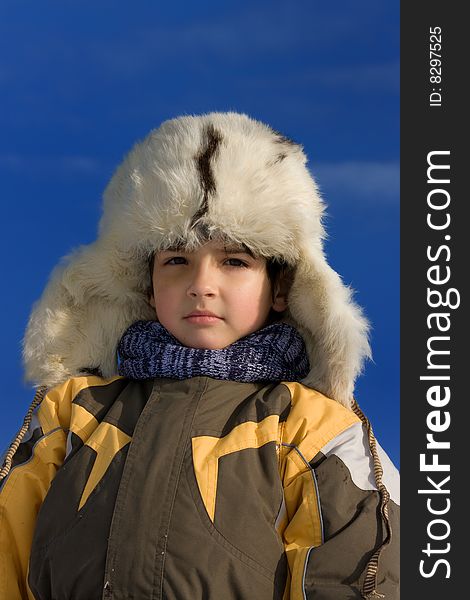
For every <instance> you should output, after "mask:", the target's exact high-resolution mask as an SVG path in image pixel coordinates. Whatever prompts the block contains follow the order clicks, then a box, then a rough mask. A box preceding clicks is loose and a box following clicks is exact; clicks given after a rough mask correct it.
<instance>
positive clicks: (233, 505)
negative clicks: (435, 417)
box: [0, 376, 399, 600]
mask: <svg viewBox="0 0 470 600" xmlns="http://www.w3.org/2000/svg"><path fill="white" fill-rule="evenodd" d="M377 452H378V456H379V457H380V461H381V464H382V467H383V471H384V474H383V484H385V488H386V490H385V491H384V489H382V490H378V489H377V485H376V481H375V478H374V473H373V469H374V460H373V456H372V454H371V451H370V447H369V438H368V432H367V430H366V427H365V426H364V424H363V423H362V422H361V419H360V418H359V416H357V414H355V412H353V411H352V410H351V409H349V408H346V407H344V406H342V405H341V404H339V403H338V402H336V401H333V400H331V399H329V398H327V397H326V396H325V395H323V394H321V393H320V392H317V391H315V390H312V389H311V388H309V387H306V386H304V385H302V384H301V383H289V382H282V383H271V384H265V383H240V382H231V381H220V380H215V379H211V378H209V377H194V378H191V379H187V380H182V381H177V380H174V379H155V380H147V381H140V382H139V381H131V380H128V379H125V378H122V377H113V378H108V379H103V378H100V377H95V376H83V377H74V378H71V379H69V380H67V381H66V382H64V383H62V384H60V385H58V386H56V387H54V388H52V389H50V390H49V391H48V392H47V394H46V395H45V396H44V398H43V399H42V401H41V402H40V404H39V406H38V407H37V408H36V409H35V411H34V414H33V415H32V419H31V423H30V426H29V430H28V432H27V434H26V436H25V437H24V439H23V441H22V443H21V444H20V446H19V447H18V449H17V451H16V453H15V455H14V457H13V464H12V468H11V470H10V473H9V475H8V476H7V478H6V479H4V480H3V482H2V487H1V488H0V598H1V599H2V600H17V599H20V598H29V599H33V598H34V599H35V600H52V599H53V600H72V599H73V600H99V599H107V600H111V599H113V600H131V599H133V600H150V599H152V600H157V599H165V600H197V599H204V600H235V599H237V600H242V599H243V600H245V599H246V600H248V599H249V600H273V599H279V600H281V599H282V600H288V599H290V600H300V599H304V598H306V599H311V600H313V599H315V600H317V599H318V600H327V599H328V600H329V599H331V600H342V599H344V600H346V599H350V598H361V597H362V595H361V593H362V594H363V593H364V589H363V588H364V583H365V579H366V578H367V577H368V578H369V580H371V578H372V580H373V582H374V586H375V588H376V591H377V592H379V593H382V594H384V595H385V598H386V599H387V600H388V599H396V598H398V583H397V582H398V535H399V531H398V527H397V519H398V510H399V508H398V498H397V480H396V477H397V474H396V471H395V469H394V467H393V465H392V464H391V463H390V461H389V459H388V457H387V456H386V454H385V453H384V452H383V451H382V450H381V448H380V447H379V446H378V445H377ZM379 487H380V486H379ZM387 490H388V492H389V493H390V494H391V499H390V500H388V498H387ZM384 495H385V500H384ZM384 507H385V508H384ZM384 512H385V516H384ZM390 532H391V537H390ZM377 560H378V571H377V573H376V575H375V576H374V575H373V571H374V566H375V564H376V562H377ZM368 573H369V575H368ZM361 590H362V592H361Z"/></svg>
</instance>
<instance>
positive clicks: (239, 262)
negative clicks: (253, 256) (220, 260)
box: [225, 258, 248, 267]
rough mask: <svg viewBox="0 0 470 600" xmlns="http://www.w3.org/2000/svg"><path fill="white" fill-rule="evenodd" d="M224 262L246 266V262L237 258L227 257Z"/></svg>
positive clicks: (234, 265) (231, 265)
mask: <svg viewBox="0 0 470 600" xmlns="http://www.w3.org/2000/svg"><path fill="white" fill-rule="evenodd" d="M225 262H226V263H230V264H229V266H230V267H247V266H248V265H247V263H246V262H244V261H243V260H240V259H239V258H227V260H226V261H225Z"/></svg>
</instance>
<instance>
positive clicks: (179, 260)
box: [165, 256, 186, 265]
mask: <svg viewBox="0 0 470 600" xmlns="http://www.w3.org/2000/svg"><path fill="white" fill-rule="evenodd" d="M185 262H186V259H185V258H184V256H172V257H171V258H169V259H168V260H167V261H165V264H166V265H184V263H185Z"/></svg>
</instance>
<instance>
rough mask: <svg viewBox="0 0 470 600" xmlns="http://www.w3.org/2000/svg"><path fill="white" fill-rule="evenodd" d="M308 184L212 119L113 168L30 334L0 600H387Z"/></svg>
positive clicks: (356, 415)
mask: <svg viewBox="0 0 470 600" xmlns="http://www.w3.org/2000/svg"><path fill="white" fill-rule="evenodd" d="M305 162H306V158H305V156H304V154H303V151H302V149H301V147H300V146H298V145H297V144H295V143H293V142H291V141H290V140H288V139H286V138H285V137H283V136H281V135H280V134H279V133H277V132H275V131H273V130H272V129H271V128H269V127H267V126H266V125H263V124H261V123H259V122H257V121H254V120H252V119H250V118H248V117H246V116H245V115H238V114H235V113H227V114H221V113H213V114H209V115H204V116H201V117H182V118H179V119H174V120H172V121H168V122H166V123H164V124H163V125H162V126H161V127H160V128H159V129H158V130H155V131H153V132H151V133H150V135H149V136H148V137H147V138H146V139H145V140H144V141H143V142H142V143H140V144H138V145H136V146H135V148H134V149H133V151H132V152H131V153H130V154H129V156H128V157H127V158H126V160H125V161H124V163H123V165H122V166H121V167H120V168H119V169H118V171H117V172H116V174H115V175H114V177H113V179H112V180H111V183H110V185H109V186H108V189H107V190H106V193H105V199H104V213H103V217H102V220H101V224H100V235H99V238H98V240H97V241H96V242H95V243H94V244H91V245H90V246H88V247H84V248H81V249H79V250H78V251H77V252H76V253H75V254H73V255H72V256H71V257H69V259H68V262H67V263H66V264H64V265H62V267H60V269H58V270H57V271H56V272H55V273H54V274H53V276H52V278H51V281H50V283H49V284H48V287H47V288H46V290H45V292H44V295H43V297H42V299H41V301H40V302H39V303H38V305H37V306H36V307H35V309H34V311H33V313H32V316H31V319H30V323H29V325H28V330H27V332H26V337H25V349H24V356H25V364H26V372H27V375H28V377H29V378H30V379H32V380H34V381H36V383H37V384H38V385H40V386H41V388H40V390H39V392H38V395H37V397H36V399H35V402H34V403H33V405H32V407H31V409H30V413H29V414H28V417H27V419H26V421H25V426H24V428H23V431H21V432H20V434H19V436H18V437H17V440H16V441H15V442H14V444H13V445H12V449H11V451H10V452H9V454H8V455H7V457H6V461H5V467H4V469H3V470H2V473H1V477H2V488H1V490H0V511H1V512H0V519H2V520H1V521H0V523H1V534H0V536H1V537H0V551H1V563H0V569H1V570H0V575H1V580H0V581H1V583H0V597H2V598H3V597H5V598H8V599H10V598H11V599H15V598H35V599H37V600H45V599H48V600H49V599H52V598H54V600H62V599H63V600H65V599H70V598H74V599H77V600H80V599H83V600H85V599H86V600H92V599H95V598H96V599H98V598H106V599H111V598H112V599H116V600H124V599H128V598H135V599H139V600H140V599H147V598H148V599H150V598H152V599H153V598H159V599H160V598H161V599H163V598H165V599H168V600H170V599H171V600H183V599H193V598H194V599H202V598H204V599H209V600H215V599H218V600H220V599H223V600H225V599H227V600H230V599H235V598H237V599H241V598H243V599H256V600H265V599H266V600H267V599H269V600H272V599H273V598H275V599H279V600H280V599H284V600H287V599H292V600H294V599H297V598H312V599H313V598H320V599H342V598H344V599H346V598H361V597H364V598H369V597H386V598H397V597H398V575H397V569H398V559H397V552H398V545H397V543H398V542H397V534H398V528H397V519H398V498H397V483H396V471H395V470H394V467H393V465H391V463H390V461H389V459H388V458H387V457H386V455H385V454H384V453H383V451H382V450H381V449H380V447H379V446H378V445H377V444H376V442H375V439H374V437H373V434H372V431H371V430H370V426H369V424H368V422H367V420H366V419H365V417H364V416H363V415H362V413H361V412H360V410H359V409H358V408H357V405H355V403H354V399H353V395H352V394H353V385H354V380H355V377H356V376H357V374H358V373H359V371H360V368H361V365H362V361H363V359H364V357H366V356H367V355H368V353H369V346H368V342H367V322H366V321H365V319H364V317H363V316H362V314H361V312H360V309H359V308H358V307H357V306H356V305H355V304H354V303H353V301H352V300H351V296H350V291H349V290H348V289H347V288H345V287H344V286H343V285H342V283H341V281H340V279H339V277H338V275H337V274H336V273H335V272H334V271H333V270H332V269H331V268H330V267H329V266H328V264H327V263H326V260H325V258H324V255H323V251H322V244H321V241H322V237H323V228H322V225H321V215H322V211H323V204H322V201H321V199H320V198H319V195H318V192H317V189H316V186H315V183H314V181H313V180H312V178H311V176H310V174H309V172H308V170H307V169H306V167H305ZM149 266H150V275H151V277H150V285H149V275H148V269H149ZM26 429H27V431H26Z"/></svg>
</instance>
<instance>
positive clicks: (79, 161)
mask: <svg viewBox="0 0 470 600" xmlns="http://www.w3.org/2000/svg"><path fill="white" fill-rule="evenodd" d="M0 168H2V169H5V170H6V171H17V172H19V171H22V172H26V173H29V174H35V173H43V174H53V173H62V174H64V173H65V174H74V173H96V172H98V171H100V170H101V169H102V164H101V162H100V161H99V160H97V159H96V158H93V157H90V156H31V155H29V156H28V155H21V154H14V153H10V154H0Z"/></svg>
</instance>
